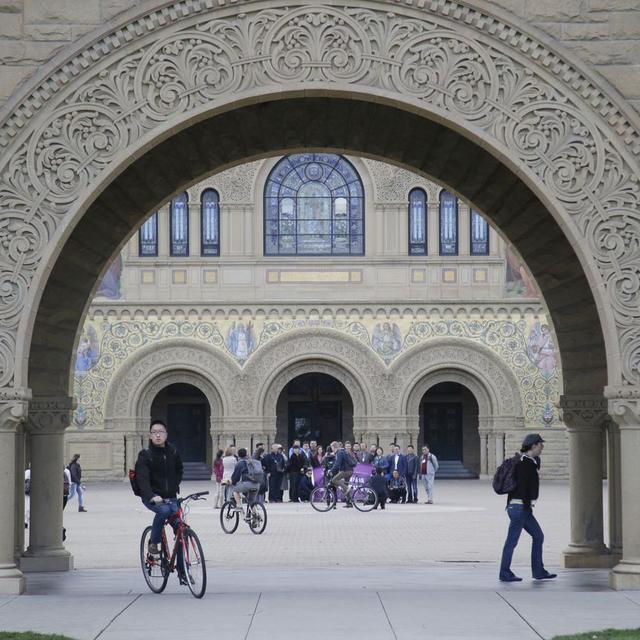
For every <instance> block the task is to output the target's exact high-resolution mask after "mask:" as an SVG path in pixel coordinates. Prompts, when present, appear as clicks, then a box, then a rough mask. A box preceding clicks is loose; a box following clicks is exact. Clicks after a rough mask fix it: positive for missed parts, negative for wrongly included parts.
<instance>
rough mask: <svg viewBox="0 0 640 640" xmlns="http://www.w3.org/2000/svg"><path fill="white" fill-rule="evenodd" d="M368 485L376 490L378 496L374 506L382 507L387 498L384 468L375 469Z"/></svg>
mask: <svg viewBox="0 0 640 640" xmlns="http://www.w3.org/2000/svg"><path fill="white" fill-rule="evenodd" d="M369 486H370V487H371V488H372V489H373V490H374V491H375V492H376V495H377V496H378V504H377V505H376V507H378V506H379V507H380V508H381V509H384V505H385V504H386V503H387V500H388V499H389V492H388V490H387V479H386V478H385V477H384V469H376V471H375V473H374V474H373V475H372V476H371V480H369Z"/></svg>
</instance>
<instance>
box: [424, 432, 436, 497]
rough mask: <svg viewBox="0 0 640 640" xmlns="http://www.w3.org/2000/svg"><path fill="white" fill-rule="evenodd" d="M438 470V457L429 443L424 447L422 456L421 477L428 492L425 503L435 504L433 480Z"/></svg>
mask: <svg viewBox="0 0 640 640" xmlns="http://www.w3.org/2000/svg"><path fill="white" fill-rule="evenodd" d="M437 470H438V458H436V456H435V455H434V454H433V453H431V451H430V450H429V445H428V444H425V445H424V447H422V455H421V456H420V477H421V478H422V482H423V484H424V490H425V491H426V492H427V499H426V500H425V504H433V481H434V480H435V477H436V471H437Z"/></svg>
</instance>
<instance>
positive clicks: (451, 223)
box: [440, 190, 458, 256]
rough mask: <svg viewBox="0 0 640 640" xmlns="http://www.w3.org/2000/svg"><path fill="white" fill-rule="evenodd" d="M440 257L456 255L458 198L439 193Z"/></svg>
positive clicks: (446, 193)
mask: <svg viewBox="0 0 640 640" xmlns="http://www.w3.org/2000/svg"><path fill="white" fill-rule="evenodd" d="M440 255H441V256H457V255H458V198H456V197H455V196H454V195H453V194H452V193H449V192H448V191H444V190H443V191H441V192H440Z"/></svg>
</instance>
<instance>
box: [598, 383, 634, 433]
mask: <svg viewBox="0 0 640 640" xmlns="http://www.w3.org/2000/svg"><path fill="white" fill-rule="evenodd" d="M604 392H605V395H606V397H607V398H609V415H610V416H611V417H612V418H613V419H614V420H615V422H616V423H617V424H618V425H619V426H620V428H622V429H640V387H631V386H609V387H605V390H604Z"/></svg>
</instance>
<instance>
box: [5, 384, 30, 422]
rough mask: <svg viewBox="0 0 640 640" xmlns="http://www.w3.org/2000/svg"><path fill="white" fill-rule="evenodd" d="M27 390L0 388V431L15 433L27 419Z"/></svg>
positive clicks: (28, 396) (28, 392)
mask: <svg viewBox="0 0 640 640" xmlns="http://www.w3.org/2000/svg"><path fill="white" fill-rule="evenodd" d="M30 397H31V392H30V391H29V389H17V388H15V387H4V388H0V431H10V432H16V431H18V430H19V429H20V427H21V425H22V424H24V422H25V421H26V419H27V412H28V406H29V398H30Z"/></svg>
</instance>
